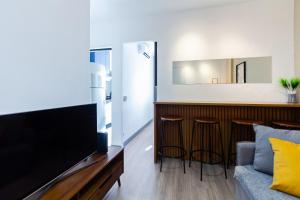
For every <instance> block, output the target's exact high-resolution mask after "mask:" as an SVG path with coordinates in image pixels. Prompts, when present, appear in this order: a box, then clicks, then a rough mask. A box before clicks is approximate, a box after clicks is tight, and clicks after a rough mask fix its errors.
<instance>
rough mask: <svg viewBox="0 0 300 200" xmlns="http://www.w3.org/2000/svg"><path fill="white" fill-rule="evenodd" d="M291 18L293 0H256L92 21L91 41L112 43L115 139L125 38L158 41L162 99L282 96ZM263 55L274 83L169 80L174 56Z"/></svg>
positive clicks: (290, 53)
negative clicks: (268, 58) (281, 79)
mask: <svg viewBox="0 0 300 200" xmlns="http://www.w3.org/2000/svg"><path fill="white" fill-rule="evenodd" d="M293 21H294V1H293V0H257V1H252V2H247V3H240V4H235V5H228V6H223V7H215V8H207V9H202V10H192V11H186V12H175V13H171V14H165V15H158V16H148V17H136V18H131V19H117V20H106V21H99V22H98V23H94V24H92V26H91V46H92V47H93V48H97V47H101V46H111V47H112V48H113V63H112V65H113V72H114V80H115V81H114V82H113V91H114V100H113V103H114V104H113V105H114V106H113V107H114V108H113V124H114V125H113V126H114V129H115V132H114V133H116V134H115V139H116V140H115V141H117V140H119V141H120V140H121V136H120V135H119V136H117V132H120V131H122V125H121V124H122V123H121V121H122V118H121V117H120V115H118V111H120V110H121V108H122V107H121V106H122V87H121V86H122V81H121V78H122V45H123V43H126V42H133V41H145V40H146V41H147V40H152V41H157V42H158V99H160V100H164V99H176V100H201V101H273V102H276V101H285V100H286V96H285V93H284V90H282V89H280V88H279V86H278V81H277V80H278V79H279V77H286V76H292V75H294V67H293V66H294V29H293V27H294V23H293ZM261 56H272V57H273V71H272V73H273V84H249V85H195V86H190V85H188V86H184V85H173V84H172V62H173V61H180V60H199V59H220V58H230V57H233V58H236V57H261ZM116 80H119V81H116ZM195 91H197V92H195ZM113 131H114V130H113Z"/></svg>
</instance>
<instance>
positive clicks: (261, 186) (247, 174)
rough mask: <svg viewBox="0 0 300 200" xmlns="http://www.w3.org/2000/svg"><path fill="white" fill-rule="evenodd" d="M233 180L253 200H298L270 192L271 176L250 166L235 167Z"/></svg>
mask: <svg viewBox="0 0 300 200" xmlns="http://www.w3.org/2000/svg"><path fill="white" fill-rule="evenodd" d="M234 178H235V180H236V181H237V182H238V184H239V186H240V187H242V188H243V190H244V191H245V192H246V193H247V194H248V195H250V196H249V199H253V200H270V199H276V200H277V199H278V200H291V199H292V200H296V199H297V200H299V198H296V197H294V196H290V195H288V194H285V193H282V192H279V191H276V190H272V189H270V185H271V184H272V180H273V178H272V176H270V175H267V174H264V173H261V172H259V171H256V170H255V169H254V168H253V166H252V165H246V166H236V167H235V172H234Z"/></svg>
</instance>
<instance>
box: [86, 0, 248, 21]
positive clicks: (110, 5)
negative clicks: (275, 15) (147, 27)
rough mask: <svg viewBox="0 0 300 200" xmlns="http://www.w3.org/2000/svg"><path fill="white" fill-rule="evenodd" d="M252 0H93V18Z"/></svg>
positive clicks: (152, 12) (148, 13)
mask: <svg viewBox="0 0 300 200" xmlns="http://www.w3.org/2000/svg"><path fill="white" fill-rule="evenodd" d="M245 1H250V0H91V20H99V19H107V18H118V17H135V16H144V15H154V14H159V13H165V12H174V11H182V10H189V9H195V8H205V7H212V6H222V5H226V4H233V3H239V2H245Z"/></svg>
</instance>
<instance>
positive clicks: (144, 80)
mask: <svg viewBox="0 0 300 200" xmlns="http://www.w3.org/2000/svg"><path fill="white" fill-rule="evenodd" d="M156 52H157V43H156V42H153V41H141V42H132V43H125V44H123V106H122V107H123V108H122V109H123V112H122V124H123V143H124V144H127V143H128V142H129V141H130V140H131V139H132V138H134V137H135V136H136V135H137V134H138V133H139V132H140V130H141V129H143V128H144V127H145V126H146V125H147V124H149V123H150V122H151V121H152V120H153V110H154V109H153V101H155V100H156V95H155V94H156V85H157V78H156V68H157V67H156V66H157V56H156Z"/></svg>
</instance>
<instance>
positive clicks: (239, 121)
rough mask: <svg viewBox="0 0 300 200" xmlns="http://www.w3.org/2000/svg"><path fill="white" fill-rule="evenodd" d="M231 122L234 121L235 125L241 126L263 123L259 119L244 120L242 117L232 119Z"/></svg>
mask: <svg viewBox="0 0 300 200" xmlns="http://www.w3.org/2000/svg"><path fill="white" fill-rule="evenodd" d="M232 123H235V124H237V125H242V126H252V125H253V124H258V125H262V124H264V122H263V121H260V120H244V119H234V120H232Z"/></svg>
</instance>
